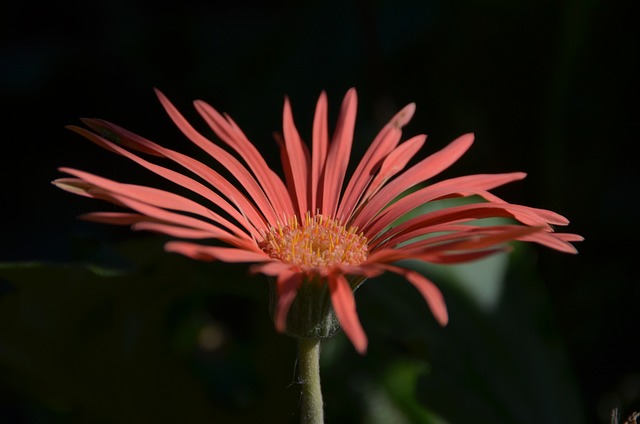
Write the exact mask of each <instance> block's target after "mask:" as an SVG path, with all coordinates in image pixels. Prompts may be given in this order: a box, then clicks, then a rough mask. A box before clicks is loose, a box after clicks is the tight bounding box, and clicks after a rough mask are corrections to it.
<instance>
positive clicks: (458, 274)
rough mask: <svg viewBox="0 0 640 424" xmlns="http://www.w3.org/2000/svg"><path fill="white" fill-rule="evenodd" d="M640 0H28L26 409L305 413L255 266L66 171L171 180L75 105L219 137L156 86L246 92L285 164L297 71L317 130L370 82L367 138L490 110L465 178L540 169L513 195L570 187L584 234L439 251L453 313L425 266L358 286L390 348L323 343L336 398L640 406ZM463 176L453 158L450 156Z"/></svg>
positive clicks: (181, 140) (19, 85) (4, 37)
mask: <svg viewBox="0 0 640 424" xmlns="http://www.w3.org/2000/svg"><path fill="white" fill-rule="evenodd" d="M631 3H632V2H631V1H626V2H624V1H615V0H614V1H603V0H560V1H524V0H518V1H513V0H512V1H505V0H502V1H501V0H484V1H479V0H455V1H442V0H422V1H420V0H399V1H391V0H378V1H375V0H350V1H344V2H342V1H336V0H325V1H323V2H303V3H301V2H293V1H273V2H257V1H242V0H241V1H234V2H231V1H211V2H207V3H203V2H199V1H198V2H195V1H191V0H183V1H180V2H176V3H169V4H167V5H165V6H163V5H160V4H159V3H154V2H144V1H140V0H127V1H123V0H113V1H109V2H91V1H89V2H73V1H69V2H43V1H41V2H18V1H11V0H10V2H9V3H8V5H5V6H4V7H3V11H2V13H0V90H1V95H0V102H2V110H3V112H2V114H1V115H0V116H1V118H0V119H1V120H2V129H3V139H2V146H3V148H2V154H0V161H1V162H2V164H1V166H0V173H1V177H2V181H3V188H2V195H1V197H0V199H1V204H2V207H1V208H0V214H2V215H1V219H2V221H1V222H2V223H3V225H2V228H3V230H2V234H1V235H0V422H1V423H29V424H31V423H131V422H135V423H147V422H149V423H151V422H154V423H165V422H166V423H174V422H180V423H205V422H207V423H211V422H233V423H253V422H256V421H258V420H259V421H260V422H263V423H271V422H273V423H295V422H298V421H299V417H298V415H297V413H298V401H299V391H300V390H299V386H298V385H297V384H296V382H295V368H294V364H295V356H296V351H295V350H296V346H295V342H294V340H292V339H289V338H287V337H285V336H282V335H279V334H277V333H276V332H275V330H274V329H273V326H272V324H271V321H270V318H269V313H268V289H267V287H268V286H267V283H266V281H265V280H264V279H263V278H261V277H249V276H247V273H246V267H245V266H244V265H242V266H240V265H227V264H218V263H213V264H210V263H199V262H195V261H191V260H189V259H186V258H183V257H178V256H177V255H170V254H166V253H164V252H163V250H162V244H163V243H164V242H165V241H166V240H165V239H164V238H162V237H159V236H154V235H150V234H145V233H132V232H131V231H129V230H128V229H126V228H114V227H109V226H106V225H100V224H91V223H86V222H81V221H79V220H77V219H76V216H78V215H79V214H81V213H85V212H90V211H96V210H105V209H108V207H105V206H106V205H104V204H102V203H100V202H97V201H91V200H89V199H84V198H80V197H77V196H75V197H74V196H71V195H69V194H66V193H64V192H62V191H60V190H58V189H56V188H55V187H54V186H52V185H51V184H50V181H51V180H53V179H55V178H58V177H60V176H62V174H61V173H59V172H58V171H57V168H58V167H60V166H70V167H76V168H80V169H84V170H87V171H90V172H93V173H96V174H98V175H102V176H105V177H108V178H113V179H116V180H120V181H126V182H136V183H145V184H146V183H148V184H153V185H155V186H158V187H164V188H170V186H169V185H168V184H169V183H167V182H166V181H162V180H160V179H159V178H154V177H153V176H150V175H149V174H148V173H147V172H144V171H143V170H140V169H138V167H137V166H136V165H135V164H133V163H131V162H128V161H127V160H126V159H124V158H121V157H118V156H117V155H114V154H112V153H110V152H107V151H105V150H102V149H100V148H99V147H97V146H95V145H93V144H92V143H90V142H88V141H87V140H84V139H82V138H81V137H79V136H78V135H76V134H74V133H72V132H70V131H68V130H67V129H65V128H64V126H65V125H69V124H78V123H79V118H80V117H99V118H103V119H106V120H109V121H112V122H115V123H117V124H119V125H121V126H123V127H125V128H127V129H129V130H131V131H134V132H136V133H138V134H140V135H143V136H145V137H147V138H149V139H152V140H154V141H156V142H158V143H160V144H162V145H164V146H166V147H169V148H172V149H175V150H179V151H181V152H184V153H187V154H191V155H194V156H197V155H199V154H200V153H199V152H198V151H197V149H196V148H195V147H193V146H192V145H191V144H190V142H189V141H188V140H187V139H186V138H185V137H183V136H182V135H181V134H180V133H179V131H178V130H177V129H176V128H174V127H173V125H172V124H171V122H170V120H169V118H168V117H167V116H166V114H165V113H164V111H163V110H162V108H161V107H160V105H159V103H158V101H157V99H156V97H155V95H154V93H153V90H152V89H153V88H154V87H157V88H159V89H160V90H162V91H163V92H164V93H165V94H166V95H167V96H168V97H169V98H170V99H171V100H172V101H173V102H174V104H175V105H176V106H177V107H178V108H179V109H180V110H181V111H182V112H183V113H184V114H185V116H186V117H187V118H189V119H190V120H191V121H192V122H193V123H194V125H195V126H196V128H199V129H201V130H202V131H203V132H205V133H206V134H208V133H207V132H206V129H205V126H204V123H203V122H202V121H201V120H200V119H199V118H198V117H197V116H196V113H195V110H194V109H193V108H192V105H191V101H192V100H194V99H202V100H205V101H207V102H209V103H210V104H211V105H213V106H214V107H215V108H216V109H218V110H219V111H224V112H227V113H229V114H230V115H231V116H232V117H233V119H234V120H235V121H236V122H237V123H238V124H239V125H240V126H241V128H243V130H244V131H245V133H246V134H247V135H248V136H249V138H250V139H251V140H252V141H253V142H254V143H255V144H257V145H258V146H259V148H260V149H261V150H262V151H264V152H265V156H267V157H268V159H269V160H270V161H271V162H270V163H272V164H274V167H277V159H278V154H277V149H276V148H275V144H274V141H273V138H272V133H273V132H274V131H279V130H280V129H281V120H282V118H281V110H282V103H283V99H284V96H285V95H288V96H289V97H290V99H291V101H292V105H293V111H294V116H295V117H296V123H297V125H298V129H299V130H300V132H301V134H302V135H303V137H304V138H305V139H307V141H309V139H310V133H311V121H312V117H313V109H314V107H315V101H316V99H317V96H318V95H319V93H320V92H321V91H322V90H326V91H327V93H328V96H329V108H330V118H331V119H332V121H331V122H333V120H334V119H335V116H336V112H337V110H338V109H339V107H340V102H341V100H342V96H343V95H344V93H345V92H346V90H347V89H348V88H350V87H356V88H357V90H358V98H359V106H358V121H357V125H356V141H355V146H354V157H359V156H358V155H359V154H361V153H362V152H363V151H364V149H365V148H366V147H367V146H368V144H369V142H370V141H371V140H372V137H373V136H375V134H376V132H377V131H378V130H379V129H380V128H381V126H382V125H383V124H384V123H385V122H386V120H388V119H389V118H390V117H391V116H392V115H393V114H394V112H395V111H397V110H398V109H399V108H400V107H402V106H404V105H405V104H407V103H409V102H416V103H417V111H416V114H415V116H414V119H413V120H412V122H411V123H410V124H409V125H408V126H407V128H406V131H405V134H406V135H407V137H408V136H411V135H415V134H420V133H426V134H428V135H429V139H428V142H427V144H426V146H425V148H424V149H423V151H422V152H421V154H422V157H424V156H425V155H427V154H430V153H433V152H435V151H436V150H438V149H440V148H441V147H443V146H444V145H446V144H447V143H448V142H450V141H451V140H453V139H454V138H455V137H457V136H458V135H461V134H463V133H466V132H474V133H475V135H476V143H475V144H474V146H473V147H472V149H471V150H470V151H469V152H468V153H467V154H466V155H465V156H464V157H463V158H462V159H461V160H460V161H459V162H458V163H457V164H455V165H454V166H453V167H452V168H451V169H449V170H448V171H446V172H445V173H444V174H443V175H442V176H441V177H448V176H456V175H464V174H468V173H482V172H510V171H525V172H527V173H528V177H527V179H525V180H524V181H521V182H518V183H514V184H511V185H509V186H507V187H504V188H501V189H499V190H498V191H496V193H497V194H498V195H500V196H503V197H505V198H506V199H508V200H509V201H512V202H514V203H522V204H527V205H531V206H537V207H542V208H546V209H551V210H554V211H557V212H559V213H561V214H563V215H565V216H567V217H568V218H569V219H570V220H571V226H570V227H569V231H570V232H575V233H579V234H581V235H583V236H585V238H586V241H585V242H583V243H580V244H578V245H577V247H578V249H579V251H580V253H579V254H578V255H577V256H570V255H565V254H561V253H558V252H555V251H551V250H548V249H545V248H542V247H539V246H529V245H515V246H514V252H513V254H511V255H509V256H498V257H494V258H491V259H490V260H486V261H482V262H479V263H473V264H469V265H465V266H460V267H452V268H444V269H443V268H434V267H428V266H420V265H416V266H417V267H419V268H420V269H421V270H423V271H424V272H425V273H426V274H427V275H429V276H431V277H432V279H433V280H434V281H436V282H437V283H438V284H439V286H440V287H442V290H443V292H444V293H445V296H446V298H447V302H448V305H449V310H450V315H451V322H450V324H449V326H447V327H446V328H439V327H438V326H437V325H436V324H435V322H434V320H433V318H432V316H431V315H430V313H429V311H428V308H427V307H426V305H425V304H424V302H423V300H422V299H421V297H420V296H419V295H418V294H417V292H415V290H414V289H413V288H412V287H411V286H410V285H409V284H407V283H406V282H404V281H402V280H401V279H394V278H387V277H385V278H378V279H376V280H372V281H369V282H367V283H365V284H364V285H363V286H362V287H361V288H360V289H359V290H358V291H357V293H356V300H357V303H358V312H359V314H360V318H361V321H362V323H363V326H364V328H365V331H366V332H367V334H368V336H369V339H370V347H369V351H368V353H367V355H366V356H364V357H361V356H359V355H358V354H356V353H355V351H354V350H353V348H352V347H351V345H350V344H349V343H348V342H347V341H346V339H345V338H344V336H343V335H342V334H339V335H337V336H336V337H334V338H333V339H331V340H330V341H329V342H327V343H326V345H325V347H324V350H323V357H322V379H323V392H324V398H325V399H324V400H325V404H326V418H327V422H332V423H337V422H355V423H400V424H402V423H466V422H469V421H472V422H477V423H563V424H566V423H609V422H611V421H610V413H611V410H612V409H613V408H618V410H619V411H620V414H621V416H622V418H623V419H624V418H626V417H627V416H628V415H629V414H631V413H632V412H633V411H640V361H639V360H638V357H639V355H638V352H639V350H638V347H637V346H638V338H639V336H640V332H639V331H638V328H640V327H639V325H640V319H639V314H638V301H639V300H640V281H639V275H638V274H639V272H638V266H637V264H636V261H637V242H636V239H637V237H638V235H639V234H638V233H639V231H638V226H637V218H638V216H637V209H635V207H634V204H635V200H634V199H635V197H636V196H635V195H634V194H633V193H634V187H636V185H637V182H638V167H637V165H636V159H635V156H634V154H633V153H632V149H633V146H634V145H635V144H636V143H637V141H638V138H637V134H638V119H637V112H636V111H635V109H634V107H633V104H635V103H637V99H638V94H639V93H638V75H639V63H638V58H639V55H638V39H640V38H639V37H638V26H637V25H636V18H635V16H636V15H634V14H633V13H631V10H630V7H631ZM441 177H439V178H441Z"/></svg>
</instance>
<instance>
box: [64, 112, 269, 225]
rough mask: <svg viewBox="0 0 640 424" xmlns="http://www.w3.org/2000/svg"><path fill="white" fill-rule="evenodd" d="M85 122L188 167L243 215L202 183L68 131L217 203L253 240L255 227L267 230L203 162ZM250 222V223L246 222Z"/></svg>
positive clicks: (85, 133)
mask: <svg viewBox="0 0 640 424" xmlns="http://www.w3.org/2000/svg"><path fill="white" fill-rule="evenodd" d="M85 121H87V122H91V124H92V126H97V124H98V123H100V124H103V125H109V126H108V128H110V130H111V131H115V132H116V134H118V136H119V137H120V140H121V141H122V142H124V141H125V140H128V144H134V138H133V137H136V138H135V142H136V143H145V142H146V144H144V145H143V146H144V148H145V149H147V150H152V149H155V151H156V152H157V153H156V154H162V155H163V156H165V157H167V158H170V159H173V160H174V161H176V162H177V163H179V164H181V165H183V166H185V167H186V168H187V169H190V170H192V171H193V172H195V173H196V174H197V175H199V176H201V177H203V178H204V179H205V180H206V181H207V182H209V183H210V184H212V186H214V187H216V189H218V190H220V191H221V192H222V193H223V194H225V195H226V196H227V197H229V198H230V199H231V200H232V201H233V202H234V203H235V204H236V205H237V207H238V209H240V211H242V213H239V212H238V210H236V208H234V207H233V206H232V205H231V204H229V203H228V202H227V201H226V200H225V199H223V198H222V197H220V196H219V195H218V194H216V193H215V192H213V191H211V190H210V189H208V188H207V187H205V186H204V185H202V184H200V183H199V182H197V181H195V180H193V179H191V178H188V177H186V176H185V175H183V174H180V173H178V172H175V171H173V170H171V169H167V168H164V167H161V166H158V165H155V164H152V163H150V162H148V161H146V160H144V159H142V158H140V157H139V156H136V155H134V154H133V153H131V152H129V151H127V150H125V149H123V148H121V147H120V146H117V145H115V144H113V143H111V142H110V141H108V140H105V139H104V138H102V137H98V136H97V135H95V134H93V133H91V132H89V131H87V130H85V129H84V128H79V127H74V126H71V127H69V129H71V130H73V131H75V132H77V133H78V134H80V135H82V136H84V137H86V138H88V139H89V140H91V141H93V142H94V143H96V144H98V145H99V146H101V147H103V148H105V149H107V150H111V151H113V152H115V153H118V154H120V155H122V156H125V157H127V158H129V159H131V160H133V161H134V162H136V163H138V164H139V165H141V166H143V167H145V168H146V169H148V170H150V171H152V172H154V173H156V174H158V175H160V176H161V177H163V178H166V179H168V180H169V181H172V182H174V183H176V184H179V185H181V186H182V187H184V188H187V189H189V190H191V191H192V192H194V193H196V194H199V195H201V196H202V197H204V198H206V199H207V200H209V201H211V202H212V203H214V204H215V205H216V206H218V207H220V208H221V209H222V210H224V211H225V212H227V213H229V215H231V216H232V217H233V218H235V219H236V220H237V221H238V222H239V223H241V224H243V226H244V227H245V228H246V229H247V230H248V231H249V232H251V233H252V234H253V236H254V237H256V236H258V235H259V232H258V231H256V227H257V228H264V219H265V218H264V217H263V215H262V214H260V215H258V214H257V213H256V208H255V206H253V205H252V204H251V203H250V202H249V201H247V200H246V199H245V197H244V196H243V195H242V194H241V193H240V192H239V191H238V190H237V189H236V188H235V187H233V185H232V184H230V183H229V182H228V181H227V180H226V179H224V178H223V177H222V176H220V175H219V174H217V173H216V172H215V171H213V170H211V169H210V168H208V167H206V166H204V165H203V164H201V163H200V162H197V161H195V160H193V159H191V158H188V157H186V156H184V155H181V154H179V153H177V152H173V151H171V150H168V149H164V148H162V147H160V146H157V145H155V144H154V143H152V142H150V141H148V140H145V139H143V138H142V137H139V136H135V134H133V135H131V133H128V132H126V133H121V132H119V130H120V129H119V128H118V127H115V126H113V124H108V123H104V122H102V121H100V122H98V121H95V122H94V121H92V120H85ZM123 131H126V130H123ZM249 218H250V219H249ZM248 220H249V222H247V221H248Z"/></svg>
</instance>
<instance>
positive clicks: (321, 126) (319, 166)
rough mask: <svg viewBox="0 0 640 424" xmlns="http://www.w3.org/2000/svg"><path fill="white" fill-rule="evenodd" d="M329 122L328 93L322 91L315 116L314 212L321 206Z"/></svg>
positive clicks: (312, 178) (312, 201)
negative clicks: (321, 184)
mask: <svg viewBox="0 0 640 424" xmlns="http://www.w3.org/2000/svg"><path fill="white" fill-rule="evenodd" d="M328 126H329V124H328V123H327V94H326V93H325V92H324V91H323V92H322V93H320V97H319V98H318V103H317V104H316V112H315V115H314V117H313V147H312V149H313V153H312V155H311V182H310V184H311V207H310V208H309V210H310V211H311V212H314V213H315V211H316V210H317V209H318V208H320V203H321V202H320V200H321V199H320V198H319V196H320V195H321V192H320V189H321V186H320V181H321V177H322V171H323V170H324V165H325V161H326V159H327V152H328V150H329V133H328Z"/></svg>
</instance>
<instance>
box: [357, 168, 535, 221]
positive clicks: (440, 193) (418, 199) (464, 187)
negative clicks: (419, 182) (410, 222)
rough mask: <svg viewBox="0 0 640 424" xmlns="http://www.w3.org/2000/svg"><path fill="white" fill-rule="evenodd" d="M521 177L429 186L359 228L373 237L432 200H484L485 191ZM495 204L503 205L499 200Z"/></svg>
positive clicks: (464, 179)
mask: <svg viewBox="0 0 640 424" xmlns="http://www.w3.org/2000/svg"><path fill="white" fill-rule="evenodd" d="M525 175H526V174H524V173H523V172H514V173H510V174H494V175H486V174H485V175H469V176H466V177H461V178H452V179H448V180H444V181H441V182H439V183H436V184H432V185H429V186H427V187H424V188H422V189H420V190H417V191H414V192H413V193H410V194H408V195H406V196H404V197H403V198H401V199H400V200H398V201H397V202H395V203H394V204H393V206H392V207H389V208H386V209H385V210H383V211H382V212H381V213H380V214H378V215H377V216H375V217H374V218H373V220H371V222H370V223H369V224H368V225H367V226H366V227H365V228H362V230H363V231H366V232H367V233H369V234H377V233H379V232H380V231H382V229H384V228H385V227H387V226H389V225H391V224H392V223H393V222H395V221H396V220H397V219H398V218H400V217H401V216H403V215H404V214H406V213H408V212H410V211H412V210H414V209H415V208H417V207H419V206H422V205H424V204H426V203H427V202H430V201H433V200H438V199H443V198H450V197H458V196H465V197H466V196H472V195H477V196H481V197H483V198H485V199H486V198H488V197H489V196H491V195H490V193H488V192H487V191H486V190H490V189H492V188H495V187H497V186H500V185H503V184H506V183H508V182H511V181H515V180H519V179H522V178H524V177H525ZM499 203H506V202H503V201H500V202H499Z"/></svg>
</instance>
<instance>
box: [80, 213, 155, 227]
mask: <svg viewBox="0 0 640 424" xmlns="http://www.w3.org/2000/svg"><path fill="white" fill-rule="evenodd" d="M80 218H81V219H83V220H85V221H92V222H101V223H103V224H113V225H131V224H135V223H137V222H142V221H148V220H150V219H151V218H149V217H146V216H144V215H139V214H137V213H126V212H91V213H86V214H84V215H80Z"/></svg>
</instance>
